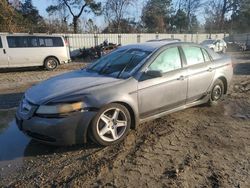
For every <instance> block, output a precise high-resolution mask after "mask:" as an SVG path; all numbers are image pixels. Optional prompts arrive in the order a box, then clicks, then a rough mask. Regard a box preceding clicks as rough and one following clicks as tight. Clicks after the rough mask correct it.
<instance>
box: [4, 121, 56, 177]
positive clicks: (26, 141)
mask: <svg viewBox="0 0 250 188" xmlns="http://www.w3.org/2000/svg"><path fill="white" fill-rule="evenodd" d="M1 118H3V117H1ZM9 118H10V117H9ZM2 121H3V122H4V120H3V119H2ZM55 150H56V148H55V147H52V146H49V145H44V144H40V143H38V142H36V141H33V140H32V139H30V138H29V137H27V136H26V135H24V134H23V133H22V132H21V131H20V130H19V129H18V128H17V126H16V124H15V122H14V121H11V122H10V123H7V125H6V123H2V122H1V123H0V179H1V177H2V178H3V177H7V176H9V175H10V174H11V173H13V172H15V171H18V169H19V168H21V167H22V166H23V164H24V162H25V160H26V159H27V160H28V159H32V158H35V157H37V156H40V155H46V154H50V153H52V152H53V151H55Z"/></svg>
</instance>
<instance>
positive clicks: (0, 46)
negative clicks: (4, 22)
mask: <svg viewBox="0 0 250 188" xmlns="http://www.w3.org/2000/svg"><path fill="white" fill-rule="evenodd" d="M0 48H3V44H2V39H1V37H0Z"/></svg>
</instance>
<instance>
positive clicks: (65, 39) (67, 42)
mask: <svg viewBox="0 0 250 188" xmlns="http://www.w3.org/2000/svg"><path fill="white" fill-rule="evenodd" d="M64 42H65V45H66V46H67V47H68V46H69V41H68V39H67V38H66V37H64Z"/></svg>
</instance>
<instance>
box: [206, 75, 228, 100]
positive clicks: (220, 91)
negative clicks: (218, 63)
mask: <svg viewBox="0 0 250 188" xmlns="http://www.w3.org/2000/svg"><path fill="white" fill-rule="evenodd" d="M224 90H225V88H224V84H223V82H222V81H221V80H219V79H218V80H216V81H215V82H214V85H213V88H212V91H211V95H210V99H209V101H208V103H209V104H210V105H215V104H217V103H218V101H220V100H221V99H222V98H223V95H224Z"/></svg>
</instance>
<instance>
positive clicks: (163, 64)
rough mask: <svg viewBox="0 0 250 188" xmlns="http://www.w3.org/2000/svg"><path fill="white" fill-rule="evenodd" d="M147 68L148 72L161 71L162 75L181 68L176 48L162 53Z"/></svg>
mask: <svg viewBox="0 0 250 188" xmlns="http://www.w3.org/2000/svg"><path fill="white" fill-rule="evenodd" d="M148 68H149V70H158V71H162V73H166V72H169V71H173V70H176V69H179V68H181V58H180V54H179V50H178V47H173V48H169V49H166V50H165V51H163V52H162V53H161V54H160V55H159V56H158V57H157V58H156V59H155V60H154V62H153V63H152V64H151V65H150V66H149V67H148Z"/></svg>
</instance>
